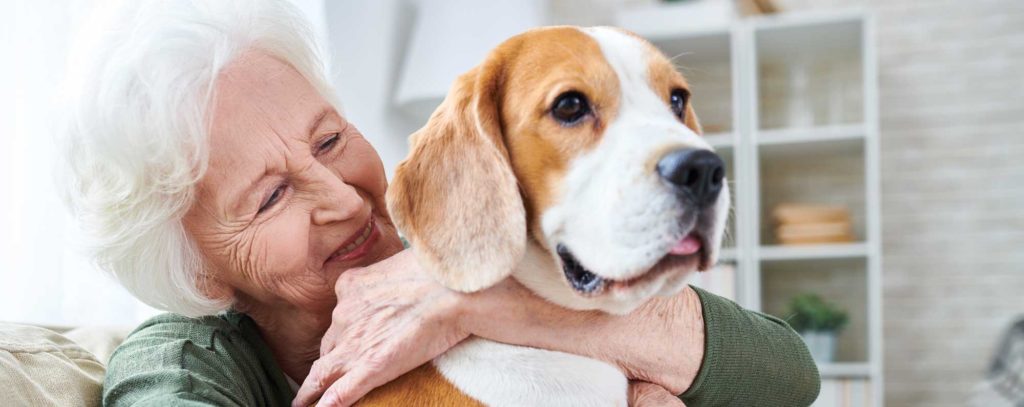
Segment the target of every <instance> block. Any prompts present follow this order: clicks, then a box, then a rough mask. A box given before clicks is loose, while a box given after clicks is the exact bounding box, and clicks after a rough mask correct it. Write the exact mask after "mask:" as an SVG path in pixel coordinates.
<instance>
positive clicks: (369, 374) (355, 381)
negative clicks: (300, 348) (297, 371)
mask: <svg viewBox="0 0 1024 407" xmlns="http://www.w3.org/2000/svg"><path fill="white" fill-rule="evenodd" d="M335 292H336V293H337V295H338V304H337V306H335V308H334V313H333V316H332V322H331V326H330V327H329V328H328V329H327V332H326V333H325V334H324V337H323V340H322V342H321V348H320V359H319V360H317V361H316V362H314V363H313V367H312V369H310V372H309V375H308V376H307V377H306V380H305V381H304V382H303V383H302V387H301V388H300V389H299V391H298V394H297V395H296V397H295V400H294V401H293V402H292V405H293V406H308V405H310V404H312V403H313V402H314V401H317V398H320V401H319V402H318V405H320V406H335V405H342V406H347V405H351V404H353V403H355V402H356V401H357V400H359V399H360V398H362V397H363V396H364V395H366V393H369V392H370V390H373V389H374V388H375V387H377V386H380V385H383V384H385V383H387V382H389V381H391V380H393V379H395V378H397V377H398V376H401V375H402V374H404V373H406V372H408V371H410V370H412V369H415V368H416V367H418V366H420V365H422V364H424V363H426V362H428V361H430V360H431V359H433V358H435V357H437V356H438V355H440V354H442V353H444V352H445V351H446V350H448V349H449V348H451V347H452V346H455V345H456V344H458V343H459V342H460V341H462V340H463V339H465V338H466V337H467V336H468V335H469V334H468V333H467V332H465V331H464V330H462V329H461V327H460V324H459V316H460V315H459V303H460V299H461V297H463V295H462V294H459V293H457V292H454V291H451V290H449V289H447V288H445V287H444V286H442V285H441V284H439V283H438V282H436V281H434V280H433V279H432V278H431V277H430V276H429V275H427V273H425V272H423V271H422V270H421V269H420V267H419V265H418V264H417V263H416V259H415V257H414V256H413V254H412V251H411V250H405V251H403V252H400V253H398V254H396V255H394V256H392V257H391V258H389V259H387V260H384V261H381V262H379V263H376V264H374V265H371V266H368V267H366V268H362V269H352V270H348V271H346V272H345V273H343V274H342V275H341V277H339V278H338V281H337V283H336V284H335ZM321 395H322V396H321Z"/></svg>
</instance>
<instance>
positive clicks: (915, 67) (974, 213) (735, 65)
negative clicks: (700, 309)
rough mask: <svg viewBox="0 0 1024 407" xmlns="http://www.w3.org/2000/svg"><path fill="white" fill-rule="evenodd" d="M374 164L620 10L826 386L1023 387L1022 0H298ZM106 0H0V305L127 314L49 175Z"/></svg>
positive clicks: (910, 400)
mask: <svg viewBox="0 0 1024 407" xmlns="http://www.w3.org/2000/svg"><path fill="white" fill-rule="evenodd" d="M293 2H294V3H295V4H297V5H298V6H299V7H300V8H301V9H302V10H303V11H304V12H305V13H306V15H307V16H308V17H309V18H310V20H311V21H312V23H313V26H314V27H315V29H316V32H317V35H318V37H319V40H320V43H321V44H320V45H321V47H322V48H323V51H324V53H325V55H327V56H328V59H329V66H330V72H331V77H332V79H333V80H334V84H335V86H336V88H337V91H338V93H339V95H340V98H341V100H342V103H343V108H344V114H345V115H346V116H347V117H348V118H349V119H350V120H351V121H352V122H354V123H355V124H356V125H357V126H359V127H360V129H361V130H362V131H363V133H364V134H365V135H366V136H367V137H368V138H369V139H370V141H371V142H372V143H373V145H374V146H375V147H376V148H377V150H378V152H379V153H380V155H381V157H382V158H383V160H384V163H385V167H386V168H387V170H388V172H389V174H390V172H391V170H393V168H394V167H395V165H396V164H397V163H398V162H399V161H400V160H401V159H402V158H404V156H405V154H406V153H407V141H406V137H407V136H408V135H409V134H411V133H412V132H413V131H415V130H416V129H418V128H419V127H420V126H422V125H423V124H424V123H425V121H426V118H427V116H428V115H429V113H430V111H431V110H432V109H433V108H434V107H435V106H436V105H437V104H438V103H439V102H440V101H441V99H442V98H443V97H444V94H445V92H446V91H447V89H448V86H449V85H450V84H451V82H452V80H453V79H454V78H455V77H456V76H457V75H458V74H459V73H461V72H463V71H465V70H467V69H469V68H471V67H472V66H473V65H475V64H476V63H478V62H479V61H480V60H482V58H483V57H484V55H485V54H486V52H487V51H488V50H489V49H490V48H491V47H493V46H495V45H497V44H498V43H499V42H501V40H503V39H504V38H507V37H508V36H510V35H513V34H515V33H518V32H521V31H523V30H525V29H528V28H530V27H534V26H539V25H548V24H577V25H618V26H622V27H624V28H627V29H629V30H632V31H634V32H637V33H638V34H640V35H642V36H644V37H646V38H648V39H649V40H651V41H652V42H653V43H654V44H655V45H656V46H657V47H658V48H660V49H661V50H663V51H664V52H665V53H666V54H667V55H668V56H669V57H671V58H673V62H674V63H675V64H676V65H677V66H678V67H679V69H680V70H681V71H682V72H683V73H684V74H685V75H686V76H687V78H688V79H689V81H690V84H691V86H692V92H693V99H692V100H693V103H694V106H695V108H696V111H697V114H698V116H699V117H700V118H701V121H702V123H703V125H704V131H705V135H706V137H708V139H709V140H710V141H711V143H712V144H713V145H714V146H715V148H716V150H717V151H718V152H719V153H720V154H721V155H722V156H723V157H724V158H725V159H726V161H727V163H728V164H729V178H730V182H731V183H732V187H733V190H734V194H735V201H734V216H733V218H732V219H731V222H730V226H729V228H730V232H729V237H728V239H727V240H728V241H727V242H726V250H725V253H724V256H723V257H724V259H723V262H722V264H721V265H720V266H719V268H717V269H715V270H714V271H712V272H710V273H704V274H701V275H699V276H695V277H694V280H693V282H694V284H698V285H701V286H704V287H706V288H708V289H710V290H712V291H715V292H717V293H719V294H721V295H724V296H727V297H730V298H732V299H734V300H735V301H737V302H739V303H740V304H742V305H744V306H746V307H748V308H751V309H757V310H762V311H764V312H767V313H771V314H774V315H778V316H780V317H782V318H785V319H786V320H787V321H789V322H790V323H791V324H792V325H793V327H794V328H795V329H797V330H798V331H800V332H801V334H802V335H803V336H804V338H805V340H806V341H807V343H808V346H809V347H810V348H811V349H812V352H813V353H814V355H815V358H816V359H817V360H818V362H819V366H820V370H821V373H822V377H823V379H824V382H823V387H822V393H821V396H820V397H819V399H818V402H817V403H816V405H820V406H877V405H883V404H884V405H890V406H926V405H927V406H960V405H975V406H1000V405H1007V406H1012V405H1022V403H1024V373H1022V372H1024V323H1020V324H1018V325H1016V326H1015V325H1014V324H1015V323H1018V321H1020V320H1021V318H1022V317H1024V134H1022V133H1024V1H1020V0H975V1H961V0H884V1H883V0H771V1H766V0H750V1H746V0H743V1H728V0H689V1H686V0H680V1H656V0H520V1H507V0H506V1H474V0H378V1H357V0H343V1H324V0H295V1H293ZM105 4H106V3H105V2H104V1H100V0H66V1H53V0H51V1H22V0H16V1H14V2H7V3H4V4H3V5H0V9H4V10H3V11H2V12H0V30H2V31H0V33H2V35H0V40H2V41H3V42H0V47H2V48H0V51H2V53H0V55H4V56H5V58H6V63H4V64H2V65H0V89H2V90H3V94H4V95H6V97H3V98H0V239H2V240H0V279H2V280H0V281H2V284H0V321H14V322H25V323H33V324H43V325H50V326H81V325H111V326H132V325H135V324H137V323H139V322H141V320H142V319H144V318H146V317H147V316H149V315H152V314H153V313H155V312H156V311H154V310H152V309H150V308H148V307H146V306H144V305H141V304H140V303H138V302H137V301H135V300H134V299H132V298H131V297H130V296H129V295H127V294H126V293H125V292H124V290H122V289H121V288H120V287H118V286H117V285H116V284H115V283H113V282H112V281H111V280H110V279H109V278H108V277H106V276H105V275H104V274H102V273H101V272H100V271H98V270H96V269H95V268H94V267H93V266H92V265H91V263H90V262H89V260H88V259H87V258H86V257H84V256H83V253H84V247H83V242H81V241H80V239H79V237H78V234H77V232H76V230H75V224H74V222H73V220H72V219H71V217H70V216H69V215H68V214H67V211H66V210H65V207H64V206H63V204H62V202H61V199H60V197H59V195H58V194H57V187H56V186H55V185H56V182H57V181H58V180H56V179H55V171H54V168H56V167H57V166H59V165H60V163H59V162H56V160H57V159H56V154H55V152H54V151H55V148H54V143H55V140H54V137H53V131H54V124H55V121H56V120H57V119H58V118H59V109H58V108H57V107H55V106H59V105H57V104H55V101H56V100H59V96H60V91H61V89H60V83H61V79H62V77H63V74H64V72H65V70H66V69H74V65H75V61H73V60H69V59H68V51H69V47H70V46H71V43H72V40H73V39H74V38H75V36H76V33H77V32H78V27H79V26H80V25H81V22H82V21H83V20H84V19H85V18H86V16H88V14H89V12H90V10H91V9H92V8H93V7H103V6H104V5H105Z"/></svg>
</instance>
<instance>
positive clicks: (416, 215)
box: [387, 55, 526, 292]
mask: <svg viewBox="0 0 1024 407" xmlns="http://www.w3.org/2000/svg"><path fill="white" fill-rule="evenodd" d="M494 59H495V56H493V55H492V56H491V57H490V58H489V59H488V61H487V62H485V63H484V64H483V65H481V66H479V67H477V68H474V69H473V70H472V71H470V72H468V73H466V74H464V75H462V76H461V77H459V79H457V80H456V82H455V84H454V85H453V86H452V88H451V90H450V91H449V93H448V97H447V98H446V99H445V101H444V102H443V103H442V104H441V106H440V107H438V108H437V110H436V111H435V112H434V114H433V115H432V116H431V117H430V121H429V122H427V124H426V126H424V127H423V128H422V129H420V130H419V131H418V132H416V133H415V134H413V135H412V141H411V147H412V148H411V152H410V154H409V156H408V157H406V159H405V161H403V162H402V163H401V164H399V166H398V169H397V171H396V172H395V177H394V180H393V181H392V182H391V186H390V188H389V190H388V195H387V198H388V209H389V211H390V212H391V216H392V218H393V219H394V220H395V223H396V225H397V226H398V227H399V229H400V230H402V232H404V233H405V235H406V238H408V239H409V242H410V243H411V244H412V247H413V250H414V251H415V253H416V257H417V259H418V260H419V262H420V264H421V265H422V266H424V267H425V268H426V269H427V270H429V271H430V272H431V273H432V274H433V275H434V276H435V277H436V278H437V279H438V280H439V281H440V282H441V283H442V284H444V285H446V286H447V287H449V288H452V289H455V290H459V291H464V292H472V291H477V290H480V289H483V288H487V287H490V286H492V285H494V284H495V283H497V282H499V281H501V280H502V279H504V278H505V277H507V276H508V275H509V274H510V273H511V272H512V270H513V268H514V267H515V266H516V264H517V263H518V262H519V261H520V259H521V258H522V256H523V252H524V251H525V248H526V212H525V209H524V207H523V200H522V197H521V196H520V193H519V188H518V185H517V182H516V178H515V175H514V173H513V172H512V167H511V165H510V161H509V156H508V150H507V149H506V147H505V142H504V137H503V135H502V123H501V118H500V115H499V112H498V108H499V107H498V103H499V102H498V100H497V99H498V97H499V86H500V82H501V80H502V79H501V76H502V75H503V73H502V69H503V67H502V64H500V63H499V62H497V61H494Z"/></svg>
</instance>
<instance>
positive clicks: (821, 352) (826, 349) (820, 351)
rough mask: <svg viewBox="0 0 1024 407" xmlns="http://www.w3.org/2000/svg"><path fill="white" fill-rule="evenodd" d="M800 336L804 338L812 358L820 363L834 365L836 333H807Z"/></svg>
mask: <svg viewBox="0 0 1024 407" xmlns="http://www.w3.org/2000/svg"><path fill="white" fill-rule="evenodd" d="M800 336H802V337H803V338H804V343H806V344H807V349H808V350H810V351H811V357H813V358H814V360H816V361H817V362H818V363H832V362H834V361H835V359H836V332H835V331H805V332H801V333H800Z"/></svg>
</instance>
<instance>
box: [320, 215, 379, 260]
mask: <svg viewBox="0 0 1024 407" xmlns="http://www.w3.org/2000/svg"><path fill="white" fill-rule="evenodd" d="M379 237H380V231H379V230H378V229H377V222H376V221H374V217H373V215H372V212H371V215H370V219H369V220H368V221H367V222H366V226H364V227H363V229H362V230H360V232H359V233H358V234H356V235H355V236H352V237H350V238H349V239H348V240H347V241H346V242H345V243H343V244H342V245H341V248H339V249H338V250H337V251H335V252H334V253H333V254H331V255H330V256H329V257H328V258H327V260H326V261H325V263H329V262H333V261H350V260H355V259H358V258H360V257H363V256H364V255H366V253H369V252H370V249H371V248H373V245H374V244H375V243H376V242H377V240H378V239H379Z"/></svg>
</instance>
